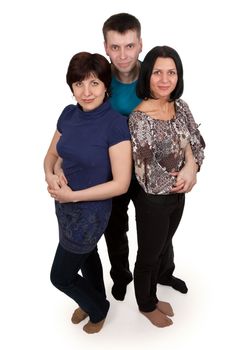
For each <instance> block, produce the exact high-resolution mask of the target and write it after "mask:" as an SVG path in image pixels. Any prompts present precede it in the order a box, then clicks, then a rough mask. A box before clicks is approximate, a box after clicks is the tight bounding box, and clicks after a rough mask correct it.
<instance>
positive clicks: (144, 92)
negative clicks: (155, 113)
mask: <svg viewBox="0 0 233 350" xmlns="http://www.w3.org/2000/svg"><path fill="white" fill-rule="evenodd" d="M158 57H165V58H172V59H173V61H174V62H175V65H176V70H177V75H178V81H177V84H176V87H175V89H174V91H172V93H171V96H170V101H174V100H176V99H177V98H179V97H180V96H181V95H182V93H183V90H184V80H183V65H182V62H181V59H180V56H179V55H178V53H177V52H176V50H174V49H173V48H171V47H169V46H155V47H154V48H153V49H151V50H150V51H149V52H148V53H147V54H146V56H145V58H144V60H143V62H142V64H141V69H140V73H139V77H138V82H137V86H136V93H137V96H138V97H139V98H141V99H148V98H154V97H153V96H152V95H151V90H150V78H151V74H152V71H153V67H154V64H155V61H156V60H157V58H158Z"/></svg>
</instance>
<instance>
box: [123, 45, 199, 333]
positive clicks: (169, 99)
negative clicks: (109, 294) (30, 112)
mask: <svg viewBox="0 0 233 350" xmlns="http://www.w3.org/2000/svg"><path fill="white" fill-rule="evenodd" d="M182 93H183V67H182V62H181V59H180V57H179V55H178V53H177V52H176V51H175V50H174V49H172V48H170V47H168V46H156V47H154V48H153V49H152V50H150V51H149V52H148V53H147V55H146V56H145V59H144V61H143V62H142V66H141V71H140V74H139V79H138V84H137V95H138V97H139V98H141V99H143V101H142V102H141V103H140V104H139V105H138V106H137V108H136V110H134V111H133V112H132V113H131V115H130V118H129V127H130V132H131V136H132V145H133V158H134V164H135V172H136V176H137V179H138V182H139V184H140V185H141V191H140V193H139V195H138V198H137V200H136V206H135V208H136V219H137V235H138V252H137V259H136V264H135V269H134V284H135V294H136V299H137V303H138V307H139V310H140V311H141V312H142V314H144V315H145V316H146V317H147V318H148V319H149V320H150V321H151V322H152V323H153V324H154V325H156V326H158V327H166V326H169V325H171V324H172V320H171V318H170V317H169V316H173V310H172V307H171V305H170V304H169V303H167V302H163V301H159V300H158V298H157V297H156V289H157V282H158V274H159V268H160V262H161V259H162V257H163V255H164V254H165V252H166V247H167V246H168V245H169V244H170V243H171V240H172V238H173V236H174V233H175V231H176V229H177V227H178V225H179V223H180V220H181V217H182V213H183V209H184V203H185V194H184V193H182V191H180V193H175V191H174V186H175V183H176V182H177V180H178V181H179V183H182V182H185V180H182V177H181V176H180V174H181V172H180V171H181V169H182V167H183V166H184V162H185V158H184V153H185V149H186V148H187V147H190V146H191V148H192V152H193V155H194V157H195V161H196V163H197V166H198V167H200V166H201V164H202V161H203V158H204V153H203V149H204V147H205V144H204V141H203V138H202V137H201V135H200V132H199V130H198V125H197V124H196V123H195V121H194V119H193V116H192V114H191V112H190V110H189V107H188V105H187V103H186V102H184V101H183V100H181V99H180V97H181V95H182Z"/></svg>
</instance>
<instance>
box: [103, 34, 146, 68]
mask: <svg viewBox="0 0 233 350" xmlns="http://www.w3.org/2000/svg"><path fill="white" fill-rule="evenodd" d="M104 47H105V52H106V54H107V55H108V56H109V57H110V60H111V62H112V64H113V65H114V66H115V69H117V70H118V71H119V72H120V73H129V72H131V70H133V69H134V68H135V65H136V64H137V61H138V56H139V54H140V52H141V51H142V39H141V38H138V36H137V32H136V31H133V30H129V31H127V32H125V33H123V34H122V33H119V32H116V31H113V30H110V31H109V32H107V35H106V41H105V42H104Z"/></svg>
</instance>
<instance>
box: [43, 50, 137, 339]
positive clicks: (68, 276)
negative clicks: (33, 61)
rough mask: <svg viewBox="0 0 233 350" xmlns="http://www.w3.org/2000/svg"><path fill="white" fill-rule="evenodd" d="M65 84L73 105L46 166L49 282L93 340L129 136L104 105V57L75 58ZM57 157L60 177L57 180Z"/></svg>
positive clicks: (127, 168) (101, 312)
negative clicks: (103, 246)
mask: <svg viewBox="0 0 233 350" xmlns="http://www.w3.org/2000/svg"><path fill="white" fill-rule="evenodd" d="M66 78H67V83H68V85H69V87H70V89H71V91H72V93H73V94H74V97H75V99H76V100H77V105H69V106H67V107H65V109H64V110H63V112H62V113H61V115H60V117H59V119H58V122H57V130H56V132H55V134H54V136H53V139H52V141H51V144H50V147H49V149H48V152H47V154H46V157H45V160H44V169H45V177H46V181H47V184H48V191H49V193H50V195H51V196H52V197H53V198H54V199H55V207H56V215H57V219H58V225H59V244H58V248H57V251H56V255H55V258H54V262H53V266H52V270H51V281H52V283H53V284H54V285H55V287H57V288H58V289H60V290H61V291H62V292H64V293H65V294H67V295H68V296H69V297H71V298H72V299H74V300H75V301H76V302H77V304H78V305H79V308H78V309H76V310H75V312H74V314H73V316H72V322H73V323H79V322H80V321H82V320H83V319H85V318H86V317H87V316H89V318H90V320H89V322H88V323H87V324H86V325H85V326H84V327H83V329H84V331H86V332H87V333H95V332H98V331H100V329H101V328H102V326H103V323H104V320H105V318H106V315H107V312H108V309H109V302H108V300H107V299H106V293H105V287H104V281H103V272H102V265H101V261H100V258H99V255H98V251H97V242H98V240H99V239H100V237H101V235H102V234H103V233H104V231H105V228H106V226H107V223H108V220H109V216H110V213H111V204H112V202H111V198H112V197H114V196H118V195H120V194H122V193H125V192H126V191H127V189H128V186H129V183H130V178H131V162H132V161H131V157H132V155H131V143H130V134H129V130H128V125H127V121H126V118H125V117H123V116H121V115H119V113H118V112H116V111H114V110H113V109H112V108H111V105H110V103H109V101H108V99H107V96H108V94H109V88H110V83H111V68H110V63H109V62H108V61H107V59H106V58H105V57H104V56H102V55H99V54H90V53H88V52H80V53H78V54H76V55H75V56H74V57H73V58H72V59H71V61H70V64H69V67H68V71H67V76H66ZM59 157H60V158H62V170H63V174H64V175H62V176H58V175H56V174H54V166H55V163H56V162H57V160H58V158H59ZM80 269H81V271H82V275H80V274H78V271H79V270H80Z"/></svg>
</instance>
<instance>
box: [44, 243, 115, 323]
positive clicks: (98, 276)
mask: <svg viewBox="0 0 233 350" xmlns="http://www.w3.org/2000/svg"><path fill="white" fill-rule="evenodd" d="M80 270H82V276H81V275H80V274H79V273H78V272H79V271H80ZM50 279H51V282H52V283H53V285H54V286H55V287H56V288H58V289H59V290H60V291H62V292H63V293H65V294H66V295H67V296H69V297H70V298H72V299H73V300H74V301H76V303H77V304H78V305H79V306H80V307H81V308H82V309H83V310H84V311H85V312H87V313H88V315H89V316H90V320H91V322H94V323H97V322H99V321H101V320H103V319H104V318H105V317H106V315H107V313H108V309H109V302H108V300H107V299H106V293H105V287H104V280H103V270H102V264H101V260H100V257H99V254H98V251H97V247H96V248H95V249H94V250H93V251H91V252H90V253H86V254H75V253H71V252H69V251H67V250H65V249H64V248H63V247H62V246H61V245H60V244H59V245H58V247H57V251H56V254H55V257H54V261H53V265H52V269H51V275H50Z"/></svg>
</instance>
